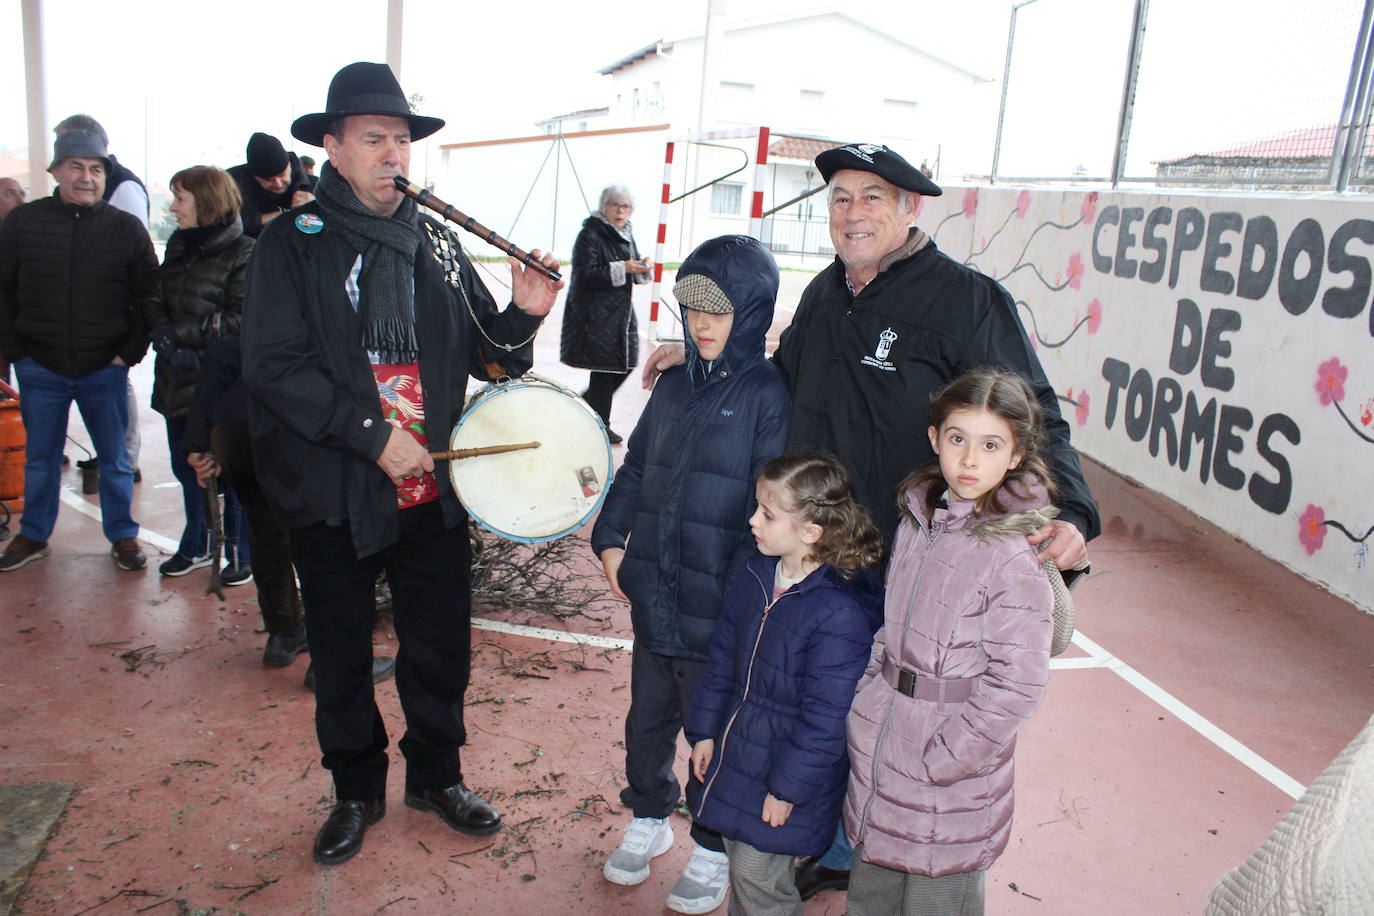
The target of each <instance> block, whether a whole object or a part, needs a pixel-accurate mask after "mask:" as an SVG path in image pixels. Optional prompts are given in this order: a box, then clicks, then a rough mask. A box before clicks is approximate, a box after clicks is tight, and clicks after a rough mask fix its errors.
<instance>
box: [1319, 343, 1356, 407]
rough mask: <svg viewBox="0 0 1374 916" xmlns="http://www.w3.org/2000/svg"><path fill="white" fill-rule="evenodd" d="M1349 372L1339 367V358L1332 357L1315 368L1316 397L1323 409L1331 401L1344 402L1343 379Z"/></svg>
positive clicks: (1343, 367)
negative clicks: (1319, 399)
mask: <svg viewBox="0 0 1374 916" xmlns="http://www.w3.org/2000/svg"><path fill="white" fill-rule="evenodd" d="M1349 374H1350V370H1348V369H1346V368H1345V366H1342V365H1341V360H1340V357H1338V356H1333V357H1331V358H1330V359H1328V360H1327V361H1326V362H1324V363H1322V364H1321V365H1320V366H1318V367H1317V397H1319V398H1321V402H1322V406H1323V407H1325V406H1326V405H1327V404H1330V403H1331V402H1332V401H1342V400H1345V378H1346V376H1347V375H1349Z"/></svg>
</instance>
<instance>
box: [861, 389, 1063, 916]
mask: <svg viewBox="0 0 1374 916" xmlns="http://www.w3.org/2000/svg"><path fill="white" fill-rule="evenodd" d="M930 420H931V424H932V425H931V427H930V430H929V435H930V441H931V446H932V447H933V448H934V450H935V452H936V457H937V460H936V461H935V462H932V463H931V464H930V465H928V466H926V467H924V468H920V469H918V470H916V471H915V472H913V473H912V474H910V475H909V476H908V477H907V478H906V479H905V480H904V481H902V483H901V484H900V486H899V487H898V505H899V507H900V508H901V511H902V521H901V524H900V527H899V528H898V530H897V536H896V539H895V541H894V542H893V548H892V559H891V562H890V564H889V566H888V576H887V598H886V608H885V618H886V619H885V622H884V625H883V629H881V630H879V631H878V636H877V638H876V640H875V641H874V644H873V652H872V656H871V657H870V660H869V664H868V669H867V670H866V671H865V673H864V676H863V679H862V680H860V681H859V687H858V692H857V695H856V696H855V699H854V705H853V707H852V708H851V710H850V713H849V719H848V722H847V737H848V743H849V760H850V775H849V786H848V790H847V793H846V796H845V803H844V821H845V830H846V832H847V833H848V835H849V839H850V842H851V843H853V844H854V861H853V868H852V871H851V872H850V878H849V913H850V914H851V916H873V914H880V913H881V914H889V913H902V914H921V916H981V914H982V912H983V872H984V870H985V869H987V868H988V867H989V866H990V865H992V863H993V862H994V861H996V860H997V857H998V856H999V855H1001V853H1002V851H1003V850H1004V849H1005V848H1006V846H1007V839H1008V837H1009V835H1010V832H1011V816H1012V777H1013V772H1012V752H1013V751H1014V750H1015V747H1016V731H1017V729H1018V728H1019V727H1020V726H1021V723H1022V722H1024V721H1025V720H1026V718H1027V717H1028V716H1030V714H1031V712H1033V711H1034V710H1035V707H1036V706H1038V705H1039V703H1040V698H1041V696H1042V695H1043V694H1044V691H1045V685H1046V682H1047V680H1048V677H1049V645H1050V636H1051V632H1052V627H1053V609H1054V600H1053V595H1052V593H1051V590H1050V584H1049V580H1048V579H1047V578H1046V577H1045V573H1044V572H1043V571H1042V570H1041V569H1040V564H1039V562H1038V561H1037V559H1036V555H1035V548H1033V547H1031V546H1030V545H1029V544H1028V543H1027V541H1026V537H1025V536H1026V535H1027V534H1030V533H1033V532H1035V531H1037V530H1039V529H1040V528H1042V527H1044V525H1045V523H1046V522H1047V521H1048V520H1049V519H1050V518H1052V517H1053V516H1054V515H1055V514H1056V510H1055V509H1054V507H1053V506H1051V505H1049V502H1050V499H1051V498H1052V496H1053V494H1054V484H1053V481H1052V478H1051V475H1050V471H1049V469H1048V467H1047V465H1046V464H1045V461H1044V460H1043V458H1042V457H1041V447H1042V443H1043V442H1044V437H1045V431H1044V422H1043V418H1042V415H1041V409H1040V404H1039V402H1038V401H1036V399H1035V395H1034V393H1033V392H1032V391H1031V389H1030V387H1029V386H1028V385H1027V384H1026V383H1025V382H1024V381H1023V380H1022V379H1021V378H1020V377H1019V376H1016V375H1012V374H1010V373H1006V372H1000V371H995V370H987V369H980V370H976V371H974V372H970V373H968V374H966V375H964V376H961V377H960V378H958V379H956V380H955V381H954V382H953V383H951V384H950V385H949V387H947V388H946V389H945V390H944V391H943V392H941V393H940V394H939V395H938V396H937V397H936V399H935V400H934V402H933V403H932V404H931V406H930Z"/></svg>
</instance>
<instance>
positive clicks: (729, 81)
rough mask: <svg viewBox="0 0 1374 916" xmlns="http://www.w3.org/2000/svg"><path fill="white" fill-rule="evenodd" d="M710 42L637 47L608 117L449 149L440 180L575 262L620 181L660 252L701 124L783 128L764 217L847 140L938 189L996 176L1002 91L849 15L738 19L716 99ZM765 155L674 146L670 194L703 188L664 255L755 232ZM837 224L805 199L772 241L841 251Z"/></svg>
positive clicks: (680, 214)
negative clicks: (753, 210)
mask: <svg viewBox="0 0 1374 916" xmlns="http://www.w3.org/2000/svg"><path fill="white" fill-rule="evenodd" d="M706 44H707V36H706V35H705V33H704V31H697V32H694V33H689V34H683V35H677V36H673V37H668V38H663V39H660V40H658V41H655V42H653V43H652V44H647V45H644V46H642V47H640V48H638V49H637V50H634V51H632V52H631V53H628V54H627V55H626V56H625V57H623V58H621V59H619V60H617V61H615V62H613V63H611V64H609V65H607V66H606V67H604V68H603V69H602V70H600V71H599V72H600V73H601V74H603V75H604V76H606V77H607V80H606V95H605V96H604V97H603V98H602V99H600V100H597V101H598V102H599V103H600V104H601V106H604V107H593V106H591V105H589V106H588V107H587V108H585V109H583V110H580V111H577V112H572V113H569V114H566V115H558V116H555V117H551V118H549V119H547V120H545V121H541V122H539V124H538V127H539V129H540V131H541V133H540V134H539V135H538V136H530V137H520V138H510V139H505V140H482V141H476V142H470V143H455V144H447V145H445V146H444V147H442V149H443V151H444V157H445V167H444V169H443V171H442V172H441V175H442V176H444V178H447V177H450V176H451V177H452V178H453V179H454V181H453V182H448V181H445V180H444V178H441V179H440V181H439V183H438V188H437V191H438V193H439V194H440V195H441V196H446V195H447V194H448V193H452V194H453V195H454V197H453V198H451V199H454V200H455V201H464V202H467V206H464V207H463V209H465V210H467V212H469V213H473V214H474V215H479V214H481V215H479V216H478V218H479V219H482V220H483V221H484V222H487V224H488V225H490V226H492V228H495V229H496V230H497V231H498V232H505V231H506V230H507V229H508V228H510V229H512V231H513V232H514V233H515V235H513V236H512V240H513V241H517V242H518V243H519V244H520V245H521V246H522V247H525V248H533V247H540V248H551V249H552V250H553V251H555V252H556V253H558V254H561V255H564V256H566V255H567V253H568V252H569V250H570V249H571V246H572V241H573V238H574V237H575V235H576V232H577V229H578V227H579V225H580V223H581V220H582V218H583V217H584V216H585V215H586V210H587V209H588V208H589V207H595V205H596V202H597V195H598V193H599V192H600V189H601V188H602V187H603V186H605V185H607V184H610V183H612V182H620V183H623V184H625V185H627V186H628V187H629V188H630V189H631V191H632V192H634V194H635V196H636V200H637V203H638V204H639V207H638V210H637V212H636V216H635V224H636V233H637V235H638V238H639V240H640V246H641V248H643V249H644V250H645V251H653V248H654V245H653V242H654V232H655V229H656V224H657V223H658V220H659V208H658V207H656V206H654V204H656V203H658V202H659V201H660V200H661V198H662V185H663V178H664V172H665V170H664V153H665V147H666V144H667V142H668V141H669V140H670V139H676V140H678V141H681V140H682V139H683V138H685V137H686V136H688V135H695V134H698V133H701V132H702V131H703V130H731V129H745V130H750V131H752V129H755V128H758V127H760V126H764V127H768V128H769V129H770V131H771V140H770V144H769V155H768V164H767V168H766V169H765V170H764V172H763V175H762V182H763V188H762V189H761V190H762V191H763V210H764V211H765V212H767V211H769V210H771V209H773V208H775V207H778V206H779V205H781V204H784V203H786V202H787V201H790V200H792V199H793V198H796V197H797V196H798V195H801V194H803V193H804V192H805V191H807V190H813V189H815V188H816V187H818V186H819V183H820V177H819V175H818V174H817V173H816V171H815V169H814V165H813V163H812V159H813V158H814V156H815V155H816V153H818V152H820V151H821V150H823V149H827V148H829V147H832V146H837V145H840V144H841V143H846V142H870V143H885V144H887V145H889V146H891V147H892V148H893V149H895V150H897V151H898V152H900V153H902V154H903V155H904V156H906V157H907V158H908V159H909V160H910V161H911V162H912V163H913V164H921V163H922V162H926V163H928V164H929V165H930V167H931V168H932V169H934V170H935V171H936V175H937V179H938V178H939V176H940V175H941V174H943V175H945V176H949V177H951V178H956V177H957V176H959V175H961V174H963V173H964V172H976V171H982V172H986V171H987V167H988V166H987V163H988V160H990V158H991V148H992V134H993V129H994V126H995V125H994V118H995V113H996V103H997V99H996V94H995V91H994V90H993V88H992V85H991V83H990V81H989V80H987V79H985V78H984V77H981V76H979V75H978V74H975V73H973V72H971V71H968V70H965V69H963V68H961V67H959V66H957V65H956V64H953V63H951V62H949V61H948V60H946V59H944V58H942V57H940V56H937V55H936V54H934V53H931V52H930V51H927V50H925V49H922V48H919V47H917V46H915V45H913V44H910V43H908V42H906V41H902V40H899V39H896V38H893V37H892V36H891V35H889V34H887V33H886V32H884V31H883V30H882V29H881V28H878V27H875V26H873V25H870V24H869V23H866V22H863V21H861V20H860V19H857V18H855V17H854V16H852V15H850V14H848V13H845V12H841V11H838V10H826V11H819V12H817V11H809V12H804V13H797V14H793V15H788V16H779V17H773V18H768V19H753V20H742V21H736V22H728V21H727V22H726V23H725V24H724V25H723V27H722V28H721V30H720V32H719V33H715V32H713V33H712V35H711V48H712V64H711V65H710V71H711V72H712V73H713V74H715V77H716V78H714V79H711V80H708V83H709V85H708V86H707V87H706V88H707V90H708V92H707V93H706V94H705V96H704V97H703V92H702V74H703V66H704V64H703V61H704V51H705V48H706ZM703 111H704V112H706V115H705V120H706V123H705V124H703V123H701V122H702V112H703ZM712 112H714V114H712ZM756 146H757V141H756V139H754V138H752V137H745V138H742V139H736V140H724V141H716V145H707V144H703V143H696V142H693V143H685V142H678V143H677V144H676V146H675V152H674V161H673V168H672V170H671V188H670V191H671V196H677V195H679V194H681V193H683V192H684V191H688V190H692V189H699V190H697V191H696V192H695V193H693V194H692V195H690V196H689V197H687V198H686V199H684V200H682V201H677V202H674V203H672V204H671V205H670V206H669V208H668V218H667V220H666V224H667V230H666V232H665V246H666V247H665V255H664V256H665V259H666V260H679V259H680V258H681V257H682V256H683V255H685V253H686V252H687V251H689V250H690V249H691V248H692V247H693V246H695V245H696V244H697V243H699V242H700V241H702V240H703V239H706V238H710V237H712V236H715V235H720V234H724V233H728V232H748V231H749V211H750V204H751V199H752V192H753V191H755V190H756V189H755V188H754V182H755V172H756V170H755V169H754V167H753V166H754V161H753V160H754V155H755V150H756ZM474 175H480V176H482V178H481V180H480V181H477V182H473V181H471V179H472V176H474ZM450 184H458V185H459V186H460V187H459V188H458V189H452V190H450V189H449V185H450ZM584 199H585V204H584ZM460 206H462V204H461V203H460ZM468 206H470V207H471V208H472V209H470V210H468ZM824 222H825V220H824V207H823V206H822V205H821V204H820V202H819V200H818V199H817V198H814V197H813V198H807V199H806V200H804V201H801V202H799V203H796V204H793V205H791V206H788V207H787V208H785V209H784V210H781V211H779V212H778V213H776V214H774V215H772V216H770V217H769V219H768V220H766V221H765V224H764V226H763V228H762V230H761V232H760V235H761V237H762V238H763V239H764V240H765V241H766V242H769V244H770V245H771V246H772V247H773V248H774V250H775V251H777V252H779V253H780V254H786V253H788V252H793V253H798V254H802V253H805V254H811V255H821V256H827V257H828V256H829V255H830V254H832V253H833V252H831V251H830V248H829V240H828V238H827V235H826V232H825V226H824ZM522 233H523V234H522Z"/></svg>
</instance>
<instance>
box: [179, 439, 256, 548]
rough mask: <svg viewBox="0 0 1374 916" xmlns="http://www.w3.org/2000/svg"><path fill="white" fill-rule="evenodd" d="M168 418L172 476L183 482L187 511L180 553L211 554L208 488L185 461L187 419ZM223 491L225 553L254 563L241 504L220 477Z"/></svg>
mask: <svg viewBox="0 0 1374 916" xmlns="http://www.w3.org/2000/svg"><path fill="white" fill-rule="evenodd" d="M165 419H166V421H167V453H168V454H169V455H170V456H171V459H172V476H174V477H175V478H176V479H177V481H178V482H180V484H181V503H182V508H183V509H184V510H185V512H186V527H185V528H183V529H181V544H180V546H178V547H177V553H179V554H181V555H182V556H183V557H186V558H187V559H188V560H193V559H196V558H197V557H204V556H209V554H210V548H211V547H212V546H213V545H212V544H211V541H210V528H209V524H208V522H207V520H206V517H205V491H204V490H202V489H201V488H200V484H198V483H196V472H195V469H194V468H192V467H191V465H190V464H188V463H187V461H186V449H184V448H183V447H182V445H181V440H182V439H183V438H185V436H186V418H185V417H180V418H177V419H173V418H171V417H166V418H165ZM220 489H221V490H222V491H223V492H224V514H223V516H222V518H223V521H224V556H225V557H226V558H228V559H229V561H230V562H233V563H239V564H241V565H244V566H251V565H252V561H251V558H250V557H249V555H248V538H247V536H246V535H247V532H248V527H247V521H246V519H245V518H244V515H243V507H242V506H240V505H239V497H238V494H237V493H235V492H234V488H233V487H231V486H229V485H228V484H227V483H225V482H224V479H223V478H220Z"/></svg>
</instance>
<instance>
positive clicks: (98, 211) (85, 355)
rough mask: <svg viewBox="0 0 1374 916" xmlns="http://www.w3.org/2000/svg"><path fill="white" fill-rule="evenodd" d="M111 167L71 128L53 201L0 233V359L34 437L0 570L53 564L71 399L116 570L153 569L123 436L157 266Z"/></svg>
mask: <svg viewBox="0 0 1374 916" xmlns="http://www.w3.org/2000/svg"><path fill="white" fill-rule="evenodd" d="M108 169H109V160H108V158H107V157H106V151H105V144H104V143H103V142H101V140H100V137H99V136H98V135H96V134H94V133H91V132H89V131H84V130H69V131H67V132H66V133H64V134H62V135H61V136H60V137H58V138H57V142H56V144H55V153H54V156H53V161H52V165H51V166H50V167H49V171H50V172H51V173H52V176H53V178H54V179H56V181H57V193H56V194H54V195H53V196H51V197H44V198H42V199H40V200H36V201H34V202H33V203H29V204H24V205H23V206H21V207H18V208H16V209H15V210H14V211H13V212H12V213H10V215H9V216H8V217H7V218H6V219H5V221H4V222H3V223H0V351H3V355H4V358H5V359H8V360H9V361H11V362H12V363H13V364H14V371H15V376H16V377H17V379H18V380H19V388H20V392H21V398H20V409H21V411H22V412H23V416H24V427H25V429H26V431H27V434H28V444H27V446H26V452H25V458H26V463H25V466H24V519H23V524H22V525H21V527H20V533H19V535H18V536H16V537H15V539H14V540H13V541H12V542H11V543H10V546H9V549H8V550H6V551H5V553H4V554H3V555H2V556H0V572H6V571H9V570H13V569H18V568H19V567H21V566H23V565H25V564H26V563H29V562H31V561H33V560H37V559H40V558H42V557H45V556H47V555H48V536H49V535H50V534H52V529H53V526H54V524H55V523H56V521H57V503H58V492H59V486H60V474H61V470H62V445H63V440H64V439H65V438H66V434H67V414H68V412H69V411H70V409H71V403H72V401H76V405H77V407H78V408H79V409H80V410H81V416H82V418H83V419H84V420H85V421H86V429H87V430H88V431H89V432H90V434H91V442H92V444H93V445H94V446H95V451H96V456H97V458H98V460H99V468H100V511H101V516H102V525H103V527H104V530H105V536H106V537H107V538H109V540H110V542H111V543H112V544H113V547H112V549H111V553H112V554H113V556H114V558H115V563H116V564H117V565H118V566H119V568H120V569H126V570H137V569H142V568H143V566H144V564H145V563H146V562H147V560H146V558H145V557H144V554H143V551H142V550H141V549H140V548H139V546H138V523H137V522H135V521H134V520H133V517H132V515H131V512H130V505H129V504H130V500H131V498H132V496H133V482H134V470H133V467H132V466H131V465H130V463H129V458H128V452H127V451H126V449H125V446H124V435H125V432H126V430H127V426H128V423H129V402H128V396H127V386H128V377H129V366H131V365H133V364H135V363H137V362H138V361H139V360H140V359H142V358H143V354H144V353H145V352H147V349H148V335H147V332H146V330H145V328H144V322H143V308H144V306H145V304H146V302H147V300H148V298H149V296H150V295H151V292H152V287H153V282H154V279H155V277H156V274H157V256H156V255H155V254H154V253H153V245H152V242H151V241H150V240H149V238H148V233H147V232H146V231H145V230H144V228H143V226H142V225H141V224H140V223H139V222H138V220H136V219H135V218H134V217H132V216H130V215H129V214H128V213H125V212H123V211H121V210H117V209H115V208H114V207H112V206H110V205H109V204H107V203H105V201H104V200H102V199H101V194H102V192H103V191H104V189H105V176H106V174H107V171H108Z"/></svg>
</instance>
